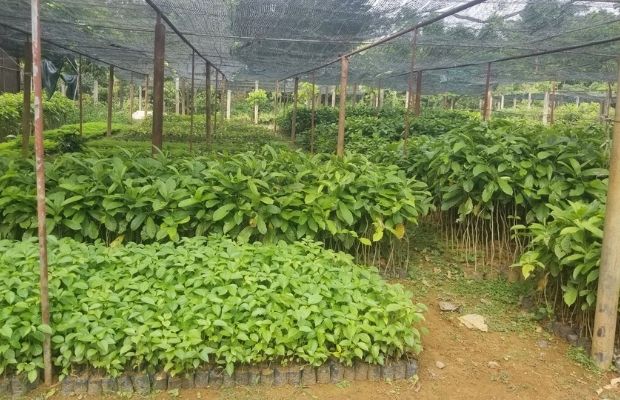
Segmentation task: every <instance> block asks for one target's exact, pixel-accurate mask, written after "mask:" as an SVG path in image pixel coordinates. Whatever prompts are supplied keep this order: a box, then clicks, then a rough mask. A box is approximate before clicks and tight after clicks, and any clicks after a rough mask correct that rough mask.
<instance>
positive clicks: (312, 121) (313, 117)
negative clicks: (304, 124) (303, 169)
mask: <svg viewBox="0 0 620 400" xmlns="http://www.w3.org/2000/svg"><path fill="white" fill-rule="evenodd" d="M310 80H311V84H312V104H311V107H312V110H311V113H310V153H311V154H314V131H315V129H316V104H315V94H314V88H315V83H316V78H315V76H314V72H312V75H310Z"/></svg>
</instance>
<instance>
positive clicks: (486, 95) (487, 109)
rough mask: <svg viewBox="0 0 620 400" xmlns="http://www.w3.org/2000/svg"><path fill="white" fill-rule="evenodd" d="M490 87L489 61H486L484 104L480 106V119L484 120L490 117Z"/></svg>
mask: <svg viewBox="0 0 620 400" xmlns="http://www.w3.org/2000/svg"><path fill="white" fill-rule="evenodd" d="M490 88H491V63H487V76H486V82H485V85H484V105H483V106H482V119H483V120H484V121H488V120H489V118H490V117H491V101H490V100H491V99H489V96H490V93H491V91H490Z"/></svg>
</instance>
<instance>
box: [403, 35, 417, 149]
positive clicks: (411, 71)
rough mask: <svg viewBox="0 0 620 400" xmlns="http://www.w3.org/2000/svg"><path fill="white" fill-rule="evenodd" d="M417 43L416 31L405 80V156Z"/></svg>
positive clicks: (409, 124)
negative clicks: (407, 75)
mask: <svg viewBox="0 0 620 400" xmlns="http://www.w3.org/2000/svg"><path fill="white" fill-rule="evenodd" d="M417 42H418V30H417V29H416V30H415V31H413V38H412V39H411V65H410V69H409V77H408V79H407V88H408V89H407V92H406V94H405V130H404V132H403V154H405V155H406V154H407V140H408V139H409V129H411V122H410V118H411V115H410V114H411V108H412V106H413V101H412V100H413V99H412V98H411V96H412V95H413V76H414V74H415V71H414V69H415V61H416V51H417Z"/></svg>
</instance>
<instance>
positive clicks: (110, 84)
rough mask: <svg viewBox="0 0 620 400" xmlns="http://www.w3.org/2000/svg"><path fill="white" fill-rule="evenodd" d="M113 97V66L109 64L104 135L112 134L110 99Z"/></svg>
mask: <svg viewBox="0 0 620 400" xmlns="http://www.w3.org/2000/svg"><path fill="white" fill-rule="evenodd" d="M113 98H114V66H112V65H110V67H109V74H108V104H107V106H108V130H107V131H106V136H108V137H110V136H112V100H113Z"/></svg>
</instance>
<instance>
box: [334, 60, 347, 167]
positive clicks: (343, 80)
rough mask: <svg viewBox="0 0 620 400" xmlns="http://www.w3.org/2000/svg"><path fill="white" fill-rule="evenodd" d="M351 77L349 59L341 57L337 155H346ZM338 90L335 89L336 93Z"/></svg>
mask: <svg viewBox="0 0 620 400" xmlns="http://www.w3.org/2000/svg"><path fill="white" fill-rule="evenodd" d="M348 78H349V59H348V58H347V57H345V56H342V57H340V110H339V113H338V142H337V144H336V155H338V157H341V158H342V157H344V122H345V119H346V117H347V107H346V105H347V80H348ZM335 94H336V90H334V95H335Z"/></svg>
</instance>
